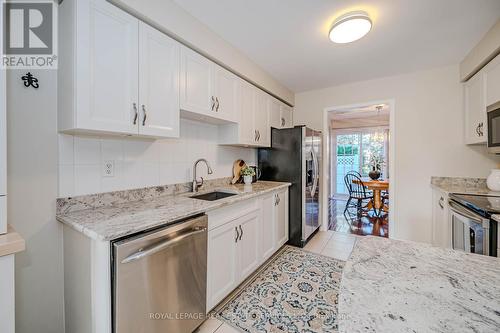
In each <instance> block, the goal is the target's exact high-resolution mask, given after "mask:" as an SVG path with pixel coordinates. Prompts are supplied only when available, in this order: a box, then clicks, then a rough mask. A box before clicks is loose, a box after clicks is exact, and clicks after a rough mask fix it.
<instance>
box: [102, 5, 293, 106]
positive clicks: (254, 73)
mask: <svg viewBox="0 0 500 333" xmlns="http://www.w3.org/2000/svg"><path fill="white" fill-rule="evenodd" d="M109 1H110V2H111V3H114V4H117V5H118V6H120V7H123V8H126V9H127V10H128V11H130V12H132V13H133V14H135V15H138V16H141V17H142V18H144V19H145V20H146V21H147V22H148V23H151V24H153V23H154V24H155V25H156V26H157V28H161V30H164V31H166V32H169V33H170V34H171V35H173V36H174V37H175V38H177V39H180V40H182V41H183V42H184V43H186V44H188V45H190V46H192V47H193V48H195V49H196V50H198V51H199V52H201V53H203V54H205V55H207V56H209V57H210V58H212V59H213V60H215V61H217V62H219V63H221V64H223V65H224V66H226V67H228V68H230V69H231V70H232V71H234V72H236V73H238V74H239V75H241V76H242V77H244V78H246V79H247V80H249V81H250V82H253V83H255V84H256V85H257V86H260V87H262V88H263V89H265V90H267V91H269V92H270V93H272V94H274V95H276V96H278V97H280V98H281V99H283V100H284V101H287V102H288V103H290V104H292V105H293V104H294V93H293V92H292V91H291V90H290V89H288V88H287V87H285V86H283V85H282V84H281V83H279V82H278V81H276V80H275V79H274V78H273V77H272V76H271V75H270V74H269V73H267V72H266V71H264V70H263V69H262V68H260V67H259V66H258V65H256V64H255V63H254V62H253V61H252V60H250V59H249V58H248V57H247V56H245V55H244V54H243V53H241V52H240V51H239V50H237V49H236V48H235V47H234V46H232V45H231V44H229V43H228V42H226V41H225V40H224V39H223V38H221V37H220V36H218V35H217V34H216V33H214V32H213V31H212V30H210V29H209V28H208V27H207V26H206V25H204V24H203V23H201V22H200V21H199V20H198V19H196V18H195V17H194V16H192V15H191V14H189V13H188V12H186V11H185V10H184V9H183V8H182V7H180V6H179V5H177V4H176V3H175V2H174V1H172V0H148V1H144V0H109Z"/></svg>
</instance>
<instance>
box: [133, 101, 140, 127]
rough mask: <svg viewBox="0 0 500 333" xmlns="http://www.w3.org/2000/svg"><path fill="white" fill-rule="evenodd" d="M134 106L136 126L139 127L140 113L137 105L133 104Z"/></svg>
mask: <svg viewBox="0 0 500 333" xmlns="http://www.w3.org/2000/svg"><path fill="white" fill-rule="evenodd" d="M133 106H134V113H135V115H134V125H137V118H139V111H138V110H137V103H133Z"/></svg>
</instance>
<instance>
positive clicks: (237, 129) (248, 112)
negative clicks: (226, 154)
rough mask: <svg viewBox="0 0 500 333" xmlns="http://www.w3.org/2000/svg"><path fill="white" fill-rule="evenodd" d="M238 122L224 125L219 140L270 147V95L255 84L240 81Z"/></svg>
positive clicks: (228, 142)
mask: <svg viewBox="0 0 500 333" xmlns="http://www.w3.org/2000/svg"><path fill="white" fill-rule="evenodd" d="M238 96H239V103H238V105H239V108H238V112H237V114H238V115H239V116H238V118H237V119H238V123H237V124H229V125H225V126H222V127H221V128H220V132H219V142H220V144H224V145H235V146H252V147H269V146H270V144H271V140H270V137H271V133H270V132H271V126H270V122H269V108H268V98H269V96H268V95H267V94H265V93H264V92H262V91H261V90H260V89H257V88H256V87H254V86H253V85H251V84H249V83H247V82H245V81H243V80H240V81H239V94H238Z"/></svg>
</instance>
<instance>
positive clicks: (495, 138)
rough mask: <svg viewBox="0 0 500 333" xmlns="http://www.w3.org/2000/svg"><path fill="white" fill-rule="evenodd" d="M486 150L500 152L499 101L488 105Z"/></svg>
mask: <svg viewBox="0 0 500 333" xmlns="http://www.w3.org/2000/svg"><path fill="white" fill-rule="evenodd" d="M486 111H487V117H488V151H489V152H490V153H493V154H500V102H497V103H495V104H492V105H490V106H488V108H487V109H486Z"/></svg>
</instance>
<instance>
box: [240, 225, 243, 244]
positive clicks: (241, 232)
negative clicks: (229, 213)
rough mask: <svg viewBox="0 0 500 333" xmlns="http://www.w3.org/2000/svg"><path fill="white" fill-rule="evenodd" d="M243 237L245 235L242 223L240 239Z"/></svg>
mask: <svg viewBox="0 0 500 333" xmlns="http://www.w3.org/2000/svg"><path fill="white" fill-rule="evenodd" d="M242 237H243V228H242V227H241V224H240V240H241V238H242Z"/></svg>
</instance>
